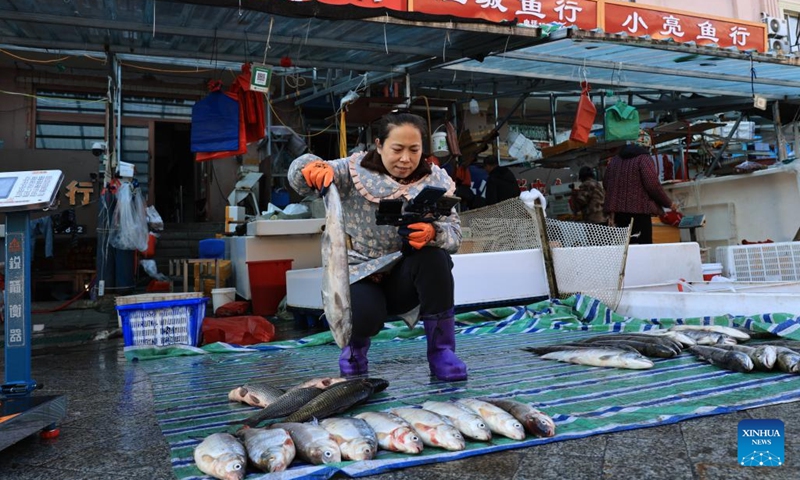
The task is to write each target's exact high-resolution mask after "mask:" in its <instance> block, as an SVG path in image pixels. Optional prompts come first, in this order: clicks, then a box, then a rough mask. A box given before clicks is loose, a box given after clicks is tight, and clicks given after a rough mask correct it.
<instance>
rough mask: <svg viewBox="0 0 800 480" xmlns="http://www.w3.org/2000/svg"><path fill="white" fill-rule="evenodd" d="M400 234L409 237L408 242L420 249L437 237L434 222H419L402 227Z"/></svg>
mask: <svg viewBox="0 0 800 480" xmlns="http://www.w3.org/2000/svg"><path fill="white" fill-rule="evenodd" d="M400 235H402V236H403V237H406V238H407V239H408V244H409V245H411V246H412V247H414V248H416V249H417V250H419V249H420V248H422V247H424V246H425V245H427V244H428V243H429V242H430V241H431V240H433V239H434V237H436V229H435V228H433V224H430V223H425V222H417V223H412V224H411V225H408V226H407V227H402V228H400Z"/></svg>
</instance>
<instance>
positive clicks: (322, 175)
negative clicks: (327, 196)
mask: <svg viewBox="0 0 800 480" xmlns="http://www.w3.org/2000/svg"><path fill="white" fill-rule="evenodd" d="M300 172H301V173H302V174H303V178H305V179H306V183H307V184H308V186H309V187H311V188H316V189H317V190H318V191H320V192H321V191H323V190H324V189H326V188H327V187H329V186H330V185H331V182H333V167H332V166H331V165H330V164H329V163H328V162H325V161H323V160H314V161H313V162H311V163H309V164H308V165H306V166H305V167H303V169H302V170H300Z"/></svg>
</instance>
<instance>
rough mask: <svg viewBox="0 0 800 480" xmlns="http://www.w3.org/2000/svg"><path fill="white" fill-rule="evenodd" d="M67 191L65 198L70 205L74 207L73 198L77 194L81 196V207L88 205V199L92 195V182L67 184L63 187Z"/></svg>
mask: <svg viewBox="0 0 800 480" xmlns="http://www.w3.org/2000/svg"><path fill="white" fill-rule="evenodd" d="M65 188H66V189H67V194H66V195H67V198H68V199H69V204H70V205H75V196H76V195H77V194H79V193H80V194H81V195H82V197H81V205H88V204H89V199H90V197H91V195H92V193H94V185H93V184H92V182H77V181H75V180H73V181H71V182H69V185H67V186H66V187H65Z"/></svg>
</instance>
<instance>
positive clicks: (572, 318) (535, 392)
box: [140, 296, 800, 479]
mask: <svg viewBox="0 0 800 480" xmlns="http://www.w3.org/2000/svg"><path fill="white" fill-rule="evenodd" d="M459 322H460V323H461V327H460V328H459V334H458V338H457V351H458V353H459V355H460V356H461V358H462V359H464V361H465V362H466V363H467V365H468V368H469V379H468V380H467V381H465V382H455V383H444V382H438V381H435V380H433V379H431V377H430V376H429V372H428V364H427V360H426V355H425V349H426V342H425V339H424V337H423V336H422V334H423V331H422V329H421V328H418V329H415V330H413V331H410V330H408V329H407V328H406V327H405V326H402V327H401V326H399V325H389V326H387V328H386V329H385V330H384V331H383V332H381V334H380V335H379V336H378V338H377V339H376V341H374V342H373V346H372V348H371V350H370V375H371V376H373V377H380V378H385V379H387V380H388V381H389V382H390V386H389V388H388V389H387V390H386V391H384V392H382V393H380V394H377V395H375V396H374V397H373V398H371V399H370V401H369V402H368V403H367V404H365V405H362V406H360V407H357V408H355V409H353V410H352V412H349V413H357V412H359V411H366V410H384V409H388V408H392V407H397V406H405V405H419V404H421V403H423V402H424V401H426V400H448V399H456V398H463V397H471V396H488V397H493V396H494V397H511V398H514V399H516V400H519V401H523V402H530V403H533V404H534V405H536V406H538V408H540V409H541V410H543V411H545V412H546V413H548V414H550V415H551V416H552V417H553V419H554V420H555V421H556V424H557V434H556V436H555V437H553V438H548V439H542V438H533V437H528V439H527V440H525V441H513V440H509V439H505V438H500V437H495V438H494V439H493V440H492V441H491V442H488V443H484V442H474V443H468V444H467V449H466V450H465V451H462V452H445V451H443V450H439V449H435V448H427V447H426V448H425V450H424V451H423V452H422V453H421V454H419V455H414V456H410V455H400V454H395V453H390V452H385V451H380V452H379V454H378V456H377V457H376V458H375V459H374V460H372V461H368V462H342V463H340V464H334V465H326V466H311V465H306V464H302V463H300V462H299V460H296V461H295V463H294V464H293V467H292V468H291V469H290V470H288V471H287V472H285V474H284V475H283V476H282V478H296V477H303V476H322V477H328V476H330V475H332V473H333V472H334V471H341V472H343V473H345V474H347V475H350V476H364V475H373V474H376V473H380V472H383V471H386V470H388V469H392V468H406V467H409V466H413V465H417V464H423V463H432V462H442V461H448V460H454V459H458V458H464V457H467V456H473V455H481V454H486V453H491V452H494V451H498V450H504V449H510V448H520V447H527V446H532V445H536V444H541V443H548V442H553V441H561V440H568V439H572V438H580V437H585V436H589V435H595V434H599V433H607V432H612V431H620V430H626V429H633V428H642V427H647V426H653V425H660V424H668V423H674V422H678V421H681V420H685V419H688V418H693V417H698V416H704V415H715V414H721V413H728V412H732V411H736V410H742V409H747V408H754V407H758V406H764V405H770V404H776V403H784V402H791V401H796V400H798V399H800V387H798V384H797V382H796V381H795V380H796V378H795V376H793V375H788V374H782V373H778V372H775V373H772V372H769V373H748V374H741V373H735V372H729V371H725V370H721V369H719V368H717V367H714V366H711V365H708V364H706V363H701V362H699V361H698V360H696V359H695V358H694V357H693V356H692V355H690V354H688V353H684V354H683V355H681V356H679V357H676V358H673V359H654V360H655V367H654V368H652V369H650V370H621V369H613V368H597V367H586V366H580V365H571V364H565V363H558V362H551V361H546V360H541V359H539V358H538V357H536V356H535V355H533V354H530V353H527V352H525V351H523V350H521V349H522V347H526V346H533V345H547V344H551V343H563V342H567V341H571V340H576V339H580V338H585V337H587V336H592V335H596V334H598V333H607V332H609V331H640V330H647V329H651V328H658V327H659V326H669V325H671V324H673V323H687V324H700V323H714V324H722V325H747V326H748V327H749V328H751V329H753V330H770V331H773V332H775V333H778V334H781V335H782V336H785V337H788V338H797V336H798V335H799V334H800V332H797V330H796V327H797V325H798V318H797V317H795V316H793V315H790V314H771V315H760V316H756V317H727V316H724V317H708V318H694V319H650V320H647V319H630V318H624V317H621V316H619V315H617V314H615V313H614V312H611V311H610V310H609V309H607V308H606V307H605V306H603V305H602V304H600V303H599V302H597V301H595V300H593V299H591V298H588V297H580V296H576V297H572V298H570V299H568V300H566V301H563V302H559V301H553V302H541V303H537V304H533V305H528V306H526V307H514V308H505V309H495V310H487V311H477V312H472V313H470V314H464V315H460V316H459ZM389 327H392V328H389ZM331 342H332V339H331V337H330V334H329V333H324V334H318V335H315V336H312V337H308V338H306V339H302V340H299V341H294V342H281V343H279V344H277V345H272V344H270V345H261V346H258V348H259V349H261V350H260V351H250V352H243V353H226V354H221V353H209V352H206V354H205V355H199V356H180V357H171V358H162V359H159V360H158V361H149V362H142V363H141V364H140V365H141V366H142V367H143V368H145V369H146V370H147V371H148V373H149V374H150V375H151V379H152V383H153V392H154V397H155V408H156V415H157V417H158V420H159V424H160V427H161V430H162V432H163V433H164V435H165V437H166V439H167V441H168V442H169V444H170V447H171V451H172V464H173V468H174V471H175V474H176V476H177V477H178V478H180V479H188V478H192V479H194V478H204V477H203V475H202V473H201V472H200V471H199V470H198V469H197V468H196V467H195V465H194V460H193V457H192V455H193V449H194V447H195V446H196V445H197V444H198V443H199V442H200V441H202V439H203V438H205V437H206V436H207V435H210V434H212V433H216V432H222V431H229V432H232V431H234V430H235V428H236V427H235V426H231V425H230V422H235V421H239V420H242V419H244V418H245V417H247V416H249V415H251V414H252V413H254V412H255V411H257V408H254V407H249V406H247V405H241V404H236V403H232V402H229V401H228V400H227V394H228V392H229V391H230V390H231V389H233V388H234V387H238V386H240V385H242V384H243V383H245V382H247V381H250V380H264V381H268V382H271V383H272V384H274V385H276V386H279V387H290V386H293V385H296V384H297V383H299V382H300V381H302V380H305V379H308V378H312V377H319V376H338V362H337V359H338V355H339V349H338V348H337V347H336V345H335V344H332V343H331ZM259 475H262V474H261V473H258V472H255V471H250V470H248V476H247V478H248V479H250V478H258V477H259Z"/></svg>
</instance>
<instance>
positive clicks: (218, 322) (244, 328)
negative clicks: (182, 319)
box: [202, 315, 275, 345]
mask: <svg viewBox="0 0 800 480" xmlns="http://www.w3.org/2000/svg"><path fill="white" fill-rule="evenodd" d="M202 331H203V345H209V344H211V343H215V342H225V343H232V344H235V345H255V344H257V343H267V342H271V341H272V339H274V338H275V325H273V324H272V323H271V322H270V321H269V320H267V319H265V318H264V317H260V316H257V315H248V316H243V317H228V318H211V317H206V318H204V319H203V324H202Z"/></svg>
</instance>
